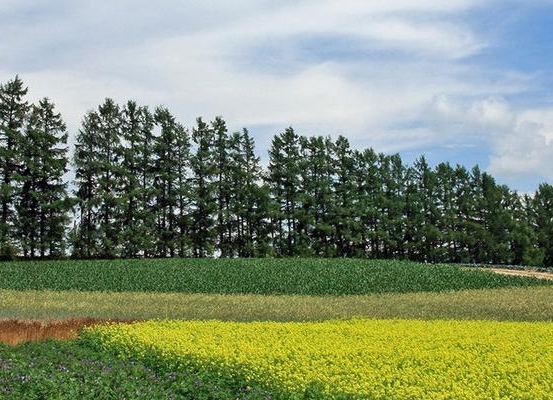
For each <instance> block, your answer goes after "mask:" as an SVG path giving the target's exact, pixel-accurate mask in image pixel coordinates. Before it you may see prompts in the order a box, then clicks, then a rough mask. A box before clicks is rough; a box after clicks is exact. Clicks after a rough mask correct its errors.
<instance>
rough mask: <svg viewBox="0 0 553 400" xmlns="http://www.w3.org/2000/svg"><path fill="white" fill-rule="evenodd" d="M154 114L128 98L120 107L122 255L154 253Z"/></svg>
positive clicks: (132, 255)
mask: <svg viewBox="0 0 553 400" xmlns="http://www.w3.org/2000/svg"><path fill="white" fill-rule="evenodd" d="M153 125H154V120H153V116H152V114H151V113H150V111H149V110H148V108H147V107H143V106H138V105H137V104H136V102H134V101H129V102H127V104H126V105H125V107H124V109H123V110H122V121H121V134H122V138H123V139H124V147H123V160H122V168H123V193H122V196H123V199H122V200H123V202H124V204H123V205H122V206H123V210H122V211H123V229H122V231H121V239H120V240H121V242H122V247H123V248H122V256H123V257H131V258H132V257H138V256H140V255H143V256H145V257H148V256H149V255H152V254H153V253H154V249H153V247H154V245H153V243H152V237H153V236H154V232H155V226H154V225H155V223H154V218H153V216H154V213H153V212H152V203H153V197H154V196H153V147H154V138H153Z"/></svg>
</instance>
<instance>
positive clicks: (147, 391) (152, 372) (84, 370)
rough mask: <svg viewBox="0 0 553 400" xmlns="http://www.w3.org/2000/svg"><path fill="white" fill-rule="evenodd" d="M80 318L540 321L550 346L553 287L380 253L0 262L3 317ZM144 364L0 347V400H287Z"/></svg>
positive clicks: (231, 379) (98, 352)
mask: <svg viewBox="0 0 553 400" xmlns="http://www.w3.org/2000/svg"><path fill="white" fill-rule="evenodd" d="M85 317H92V318H98V319H106V320H107V319H117V320H129V319H131V320H149V319H177V320H220V321H238V322H251V321H279V322H291V321H293V322H306V321H326V320H349V319H351V318H369V319H377V320H388V319H394V320H395V319H404V320H423V321H428V322H431V321H433V320H457V321H466V320H493V321H528V322H529V323H534V322H536V321H542V322H545V323H546V324H551V327H552V330H551V332H552V334H551V336H552V337H551V342H552V343H553V282H552V281H547V280H540V279H536V278H528V277H520V276H504V275H498V274H495V273H493V272H491V271H488V270H485V269H469V268H463V267H460V266H454V265H430V264H420V263H413V262H402V261H378V260H343V259H248V260H244V259H236V260H191V259H171V260H169V259H164V260H103V261H44V262H5V263H0V320H13V319H17V320H40V321H49V320H60V319H71V318H85ZM549 351H550V349H544V352H545V354H549V353H548V352H549ZM156 360H157V361H156ZM150 361H151V362H150ZM150 361H148V360H147V359H146V360H144V359H133V358H132V357H131V358H128V357H127V358H123V359H120V358H118V357H116V355H115V354H114V353H112V352H110V350H109V349H107V348H106V349H103V348H99V347H98V346H96V347H94V346H93V347H90V344H88V343H86V341H83V340H79V339H78V340H68V341H65V342H53V341H46V342H41V343H27V344H22V345H18V346H15V347H9V346H7V345H2V344H0V371H8V373H7V374H2V375H1V377H0V398H8V399H20V398H22V399H27V398H28V399H33V398H36V399H39V398H68V399H69V398H76V397H79V398H82V399H93V398H94V399H97V398H113V399H116V398H121V397H122V396H123V397H127V398H151V399H156V398H175V399H178V398H197V399H209V398H220V399H227V398H228V399H231V398H232V399H267V398H272V399H276V398H283V399H284V398H287V397H286V396H287V395H286V394H285V395H282V393H280V394H279V392H278V390H277V391H274V388H273V389H271V390H273V391H270V393H269V392H267V390H269V389H267V388H266V387H264V386H263V385H259V384H256V383H254V382H251V381H248V379H247V378H246V377H245V376H242V375H240V374H233V375H232V376H230V375H229V376H226V375H224V374H223V375H221V373H220V371H217V370H213V369H210V368H207V369H206V368H199V367H194V366H189V367H187V368H180V367H179V368H177V369H174V368H173V367H171V365H168V364H163V363H159V362H158V361H159V359H158V358H156V359H155V360H154V359H152V360H150ZM52 365H54V366H55V367H56V368H55V370H53V369H52ZM106 366H107V367H106ZM52 382H54V384H53V383H52ZM55 382H57V383H55ZM118 388H121V389H118ZM321 393H322V392H321V391H320V390H318V389H317V390H315V389H313V390H312V388H310V386H309V385H308V386H307V389H306V390H305V392H304V393H303V392H302V393H300V394H297V396H298V397H296V398H298V399H300V398H302V399H317V398H326V397H324V396H323V395H321ZM547 393H551V392H547ZM321 396H322V397H321ZM534 397H535V398H540V396H538V395H537V394H536V396H534ZM334 398H338V397H334ZM344 398H350V397H348V396H346V397H344ZM353 398H354V397H353ZM415 398H416V397H415ZM542 398H546V397H542Z"/></svg>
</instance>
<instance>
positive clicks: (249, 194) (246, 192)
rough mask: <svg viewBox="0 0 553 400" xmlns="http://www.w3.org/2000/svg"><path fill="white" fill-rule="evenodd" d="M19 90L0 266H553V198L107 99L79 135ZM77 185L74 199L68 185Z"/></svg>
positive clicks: (5, 159)
mask: <svg viewBox="0 0 553 400" xmlns="http://www.w3.org/2000/svg"><path fill="white" fill-rule="evenodd" d="M26 93H27V89H26V88H25V87H24V84H23V82H22V81H21V79H20V78H19V77H15V78H14V79H12V80H10V81H9V82H7V83H5V84H3V85H0V179H1V190H0V202H1V210H0V212H1V219H0V257H1V258H3V259H10V258H18V257H22V258H45V257H48V258H61V257H66V256H68V255H70V256H72V257H75V258H116V257H122V258H134V257H208V256H213V255H216V256H220V257H265V256H321V257H323V256H324V257H371V258H397V259H411V260H418V261H427V262H471V263H498V264H531V265H545V266H553V243H552V240H553V204H552V203H553V186H551V185H549V184H542V185H540V186H539V188H538V190H537V191H536V193H535V194H534V195H533V196H528V195H522V196H521V195H518V194H517V193H516V192H514V191H512V190H510V189H509V188H508V187H507V186H504V185H498V184H497V183H496V182H495V180H494V179H493V177H492V176H490V175H489V174H487V173H485V172H482V171H480V169H479V168H478V167H474V168H472V169H471V170H467V169H466V168H464V167H462V166H460V165H457V166H455V167H452V166H451V165H450V164H448V163H441V164H439V165H437V166H436V167H434V168H432V167H430V166H429V165H428V163H427V162H426V160H425V158H424V157H420V158H419V159H418V160H417V161H415V162H414V163H413V165H405V164H404V163H403V162H402V160H401V157H400V156H399V155H397V154H395V155H384V154H379V153H376V152H375V151H374V150H372V149H366V150H356V149H353V148H351V147H350V144H349V143H348V140H347V139H346V138H345V137H343V136H340V137H338V138H337V139H336V140H333V139H331V138H330V137H321V136H314V137H305V136H300V135H298V134H297V133H296V132H295V131H294V130H293V129H292V128H288V129H286V130H285V131H284V132H282V133H280V134H277V135H276V136H274V137H273V140H272V143H271V147H270V149H269V163H268V166H267V167H266V168H262V166H261V163H260V159H259V157H258V156H256V154H255V151H254V150H255V149H254V141H253V139H252V137H251V136H250V134H249V133H248V131H247V130H246V129H244V130H243V131H242V132H235V133H229V132H228V130H227V127H226V124H225V121H224V120H223V119H222V118H220V117H217V118H215V119H214V120H213V121H211V122H204V121H203V120H202V119H201V118H198V120H197V122H196V125H195V126H194V127H193V128H192V129H190V130H189V129H186V128H185V127H184V126H183V125H181V124H180V123H179V122H178V121H177V120H176V119H175V117H174V116H173V115H172V114H171V113H170V111H169V110H167V109H166V108H164V107H158V108H156V109H155V111H153V112H152V111H150V110H149V109H148V108H147V107H145V106H141V105H138V104H137V103H136V102H133V101H129V102H128V103H126V104H125V105H118V104H116V103H115V102H114V101H113V100H110V99H106V100H105V102H104V103H103V104H102V105H100V106H99V107H98V108H97V109H96V110H94V111H90V112H88V113H87V114H86V115H85V116H84V118H83V120H82V125H81V128H80V130H79V132H78V134H77V135H76V139H75V146H74V155H73V163H72V167H73V170H74V173H75V179H74V182H72V185H69V183H68V182H67V180H66V179H65V178H64V177H65V176H66V174H67V172H68V168H69V167H68V165H69V160H68V146H67V138H68V135H67V130H66V126H65V124H64V122H63V120H62V117H61V115H60V114H59V113H58V112H56V110H55V108H54V105H53V104H52V102H51V101H50V100H48V99H46V98H45V99H43V100H41V101H39V102H38V103H37V104H29V103H28V102H27V101H26V99H25V96H26ZM69 186H71V189H70V188H69Z"/></svg>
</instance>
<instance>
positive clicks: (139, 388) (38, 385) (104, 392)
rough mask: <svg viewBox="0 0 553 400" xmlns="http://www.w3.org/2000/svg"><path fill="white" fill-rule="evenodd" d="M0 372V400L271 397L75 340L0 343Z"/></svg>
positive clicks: (236, 382) (232, 381) (212, 374)
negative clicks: (123, 355)
mask: <svg viewBox="0 0 553 400" xmlns="http://www.w3.org/2000/svg"><path fill="white" fill-rule="evenodd" d="M0 371H1V373H0V397H1V398H2V399H6V400H8V399H9V400H12V399H13V400H19V399H29V400H31V399H37V400H38V399H68V400H69V399H114V400H115V399H160V400H161V399H186V398H194V399H198V400H199V399H222V400H224V399H228V400H231V399H267V398H272V397H271V396H270V395H269V393H267V392H266V391H265V390H263V389H262V388H259V387H251V386H248V385H246V384H245V383H244V381H241V380H240V379H239V378H237V377H232V376H227V375H222V374H218V373H217V372H216V371H210V370H205V369H204V370H200V369H194V368H192V367H189V368H179V369H178V370H174V371H173V370H170V369H168V368H155V367H153V366H148V365H146V364H144V363H142V362H138V361H136V360H132V359H119V358H118V357H116V356H115V355H114V354H112V353H108V352H106V351H104V350H102V349H100V348H92V347H91V346H89V345H87V344H86V343H84V342H83V341H78V340H77V341H45V342H34V343H26V344H22V345H19V346H16V347H9V346H6V345H3V344H1V343H0ZM267 396H268V397H267Z"/></svg>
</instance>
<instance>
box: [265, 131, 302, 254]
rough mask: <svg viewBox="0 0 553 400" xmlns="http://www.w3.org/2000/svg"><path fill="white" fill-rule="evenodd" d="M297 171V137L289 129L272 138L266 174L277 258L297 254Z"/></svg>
mask: <svg viewBox="0 0 553 400" xmlns="http://www.w3.org/2000/svg"><path fill="white" fill-rule="evenodd" d="M300 169H301V163H300V152H299V137H298V135H297V134H296V132H295V131H294V129H293V128H292V127H289V128H286V130H285V131H284V132H282V133H280V134H278V135H276V136H274V137H273V140H272V143H271V148H270V149H269V168H268V172H267V182H268V184H269V186H270V188H271V195H272V198H273V201H274V204H275V208H274V210H273V213H272V215H271V219H272V221H273V225H274V226H275V231H276V234H275V236H274V241H273V246H274V248H275V251H276V252H277V253H278V254H280V255H286V256H293V255H296V247H295V245H296V244H297V233H298V220H297V214H298V210H297V207H298V205H299V203H300V199H299V189H298V188H299V185H300V178H299V176H300Z"/></svg>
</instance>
